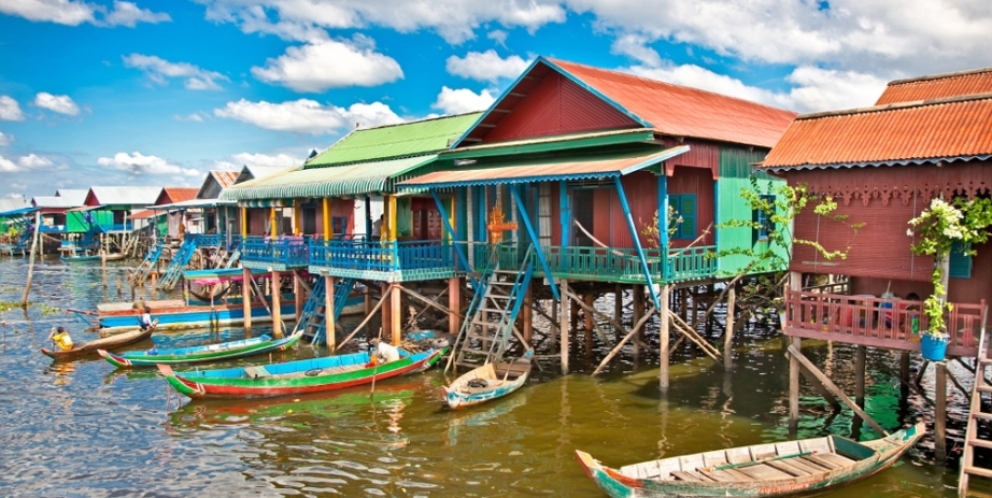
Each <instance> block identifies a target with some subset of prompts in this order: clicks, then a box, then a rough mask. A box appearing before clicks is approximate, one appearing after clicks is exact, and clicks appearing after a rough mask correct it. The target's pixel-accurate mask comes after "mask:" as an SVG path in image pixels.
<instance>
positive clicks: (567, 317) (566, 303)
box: [559, 280, 574, 375]
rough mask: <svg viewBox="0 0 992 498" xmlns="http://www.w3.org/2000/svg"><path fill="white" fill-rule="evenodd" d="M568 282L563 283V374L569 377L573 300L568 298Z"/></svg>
mask: <svg viewBox="0 0 992 498" xmlns="http://www.w3.org/2000/svg"><path fill="white" fill-rule="evenodd" d="M566 296H568V280H562V281H561V315H562V316H561V322H560V323H561V325H560V326H559V329H560V331H561V374H562V375H568V336H569V323H570V322H571V321H572V316H573V315H574V313H572V305H571V299H569V298H568V297H566Z"/></svg>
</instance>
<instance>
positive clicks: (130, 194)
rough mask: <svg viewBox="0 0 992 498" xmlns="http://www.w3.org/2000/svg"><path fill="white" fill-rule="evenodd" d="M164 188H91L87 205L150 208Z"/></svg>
mask: <svg viewBox="0 0 992 498" xmlns="http://www.w3.org/2000/svg"><path fill="white" fill-rule="evenodd" d="M161 192H162V187H133V186H120V187H90V191H89V194H87V195H86V202H85V203H86V204H87V205H90V206H100V205H102V206H150V205H152V204H155V201H156V200H157V199H158V195H159V193H161Z"/></svg>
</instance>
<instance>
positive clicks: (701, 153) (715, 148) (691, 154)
mask: <svg viewBox="0 0 992 498" xmlns="http://www.w3.org/2000/svg"><path fill="white" fill-rule="evenodd" d="M680 145H688V146H689V151H688V152H686V153H685V154H680V155H678V156H676V157H674V158H672V159H669V160H668V161H665V168H666V170H667V171H668V176H671V175H672V174H673V172H674V168H675V167H676V166H685V167H688V168H703V169H708V170H710V172H711V173H712V175H713V178H719V177H720V146H719V145H717V144H713V143H710V142H702V141H698V140H684V141H681V142H680V141H678V140H676V139H674V138H666V139H665V146H666V147H678V146H680Z"/></svg>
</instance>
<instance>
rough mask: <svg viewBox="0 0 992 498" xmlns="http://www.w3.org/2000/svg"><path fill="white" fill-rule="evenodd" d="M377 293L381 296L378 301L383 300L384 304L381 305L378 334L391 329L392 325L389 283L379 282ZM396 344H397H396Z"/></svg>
mask: <svg viewBox="0 0 992 498" xmlns="http://www.w3.org/2000/svg"><path fill="white" fill-rule="evenodd" d="M379 294H380V295H381V296H382V298H381V299H380V301H382V300H384V301H385V304H384V305H383V306H382V320H381V321H380V334H379V335H382V332H385V331H389V330H393V328H392V325H390V319H391V318H392V316H393V306H392V299H393V293H392V292H390V287H389V284H386V283H384V284H381V285H380V286H379ZM396 345H397V346H398V344H396Z"/></svg>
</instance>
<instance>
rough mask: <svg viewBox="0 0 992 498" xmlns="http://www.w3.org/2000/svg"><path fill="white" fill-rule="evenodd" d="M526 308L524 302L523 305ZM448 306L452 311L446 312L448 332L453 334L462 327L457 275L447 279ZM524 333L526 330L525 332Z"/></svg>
mask: <svg viewBox="0 0 992 498" xmlns="http://www.w3.org/2000/svg"><path fill="white" fill-rule="evenodd" d="M524 307H525V308H526V304H525V305H524ZM448 308H449V309H450V310H451V311H453V313H448V333H449V334H451V335H454V336H457V335H458V332H460V331H461V329H462V318H461V315H460V313H461V311H462V282H461V279H460V278H458V277H452V278H450V279H448ZM525 333H526V332H525Z"/></svg>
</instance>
